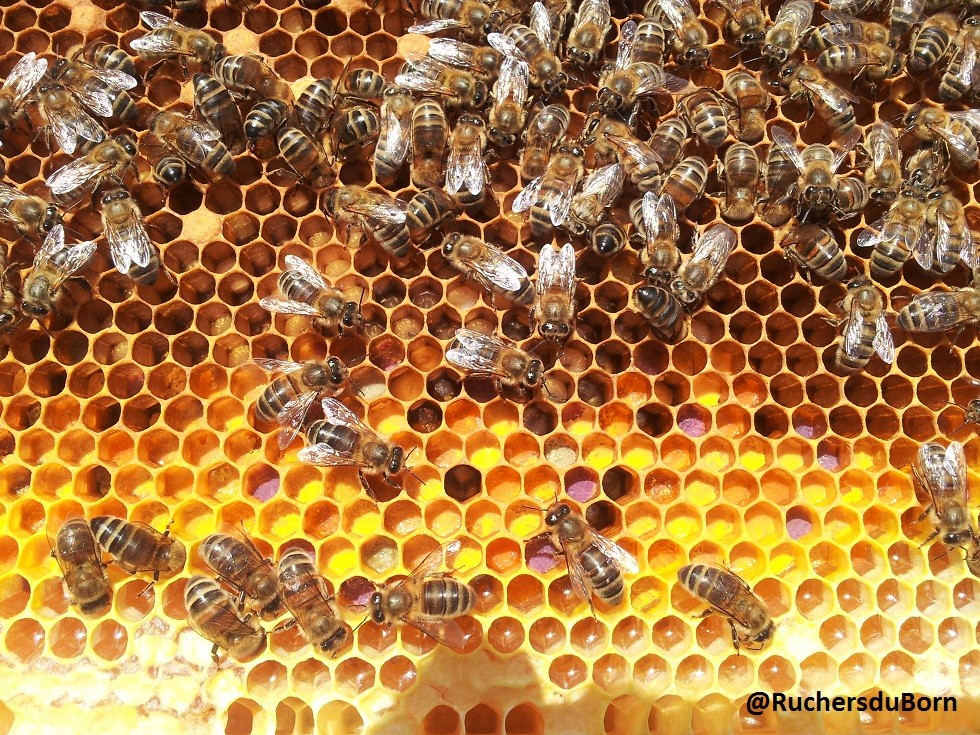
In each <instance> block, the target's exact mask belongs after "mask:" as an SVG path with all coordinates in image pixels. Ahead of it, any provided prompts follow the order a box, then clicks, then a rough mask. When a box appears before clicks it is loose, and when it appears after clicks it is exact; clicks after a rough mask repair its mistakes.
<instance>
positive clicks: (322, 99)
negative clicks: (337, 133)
mask: <svg viewBox="0 0 980 735" xmlns="http://www.w3.org/2000/svg"><path fill="white" fill-rule="evenodd" d="M336 96H337V93H336V92H335V91H334V86H333V81H332V80H330V79H314V80H313V81H312V82H310V83H309V84H307V85H306V87H305V88H304V89H303V91H302V92H300V95H299V99H297V100H296V105H295V106H294V107H293V111H292V117H291V122H292V123H293V124H294V125H295V126H296V127H298V128H300V129H301V130H302V131H303V132H305V133H306V134H307V135H310V136H312V137H313V138H319V137H320V136H321V135H323V133H324V132H325V131H326V129H327V127H328V126H329V125H330V117H331V114H332V112H333V108H334V100H335V98H336ZM284 107H286V108H287V109H288V105H284Z"/></svg>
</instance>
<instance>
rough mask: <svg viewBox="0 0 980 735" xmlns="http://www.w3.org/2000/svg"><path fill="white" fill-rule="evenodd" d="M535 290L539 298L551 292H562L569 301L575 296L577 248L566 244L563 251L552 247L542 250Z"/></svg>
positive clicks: (547, 246) (546, 246)
mask: <svg viewBox="0 0 980 735" xmlns="http://www.w3.org/2000/svg"><path fill="white" fill-rule="evenodd" d="M535 290H536V291H537V293H538V296H539V297H542V296H544V295H545V294H546V293H548V292H549V291H553V290H554V291H561V292H562V293H564V294H566V295H567V296H568V298H569V300H571V299H573V298H574V296H575V248H573V247H572V244H571V243H568V242H566V243H565V244H564V245H562V247H561V250H556V249H555V248H554V247H553V246H551V245H545V246H544V247H543V248H541V256H540V258H539V260H538V281H537V283H536V284H535Z"/></svg>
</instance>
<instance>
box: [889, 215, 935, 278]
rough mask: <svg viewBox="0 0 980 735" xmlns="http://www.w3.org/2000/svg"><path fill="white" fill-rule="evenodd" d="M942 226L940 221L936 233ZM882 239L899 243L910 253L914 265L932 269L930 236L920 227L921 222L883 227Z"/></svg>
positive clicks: (890, 224)
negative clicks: (913, 259)
mask: <svg viewBox="0 0 980 735" xmlns="http://www.w3.org/2000/svg"><path fill="white" fill-rule="evenodd" d="M944 226H945V223H944V222H943V221H942V220H940V221H939V222H937V223H936V229H937V230H938V231H941V230H942V229H943V227H944ZM939 235H940V233H939V232H937V239H938V237H939ZM882 239H883V240H886V241H892V240H899V241H901V243H902V247H903V248H904V249H905V250H908V251H911V252H912V257H913V258H915V262H916V263H918V264H919V265H920V266H922V268H923V269H925V270H929V269H930V268H932V264H933V259H932V252H933V241H932V236H931V234H930V232H929V230H927V229H926V228H924V227H922V223H921V222H916V223H914V224H911V223H905V224H904V225H903V224H898V223H891V222H890V223H888V224H887V225H886V226H885V231H884V234H883V237H882Z"/></svg>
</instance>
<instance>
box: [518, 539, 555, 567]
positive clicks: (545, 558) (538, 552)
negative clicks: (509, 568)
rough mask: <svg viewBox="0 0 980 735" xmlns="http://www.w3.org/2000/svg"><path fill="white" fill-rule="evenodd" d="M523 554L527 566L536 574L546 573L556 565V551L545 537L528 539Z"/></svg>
mask: <svg viewBox="0 0 980 735" xmlns="http://www.w3.org/2000/svg"><path fill="white" fill-rule="evenodd" d="M525 555H526V557H527V566H528V568H530V569H531V570H533V571H535V572H537V573H538V574H546V573H548V572H550V571H551V570H552V569H554V568H555V567H556V566H557V565H558V552H557V551H556V550H555V548H554V547H553V546H552V545H551V544H550V543H549V542H548V541H547V540H545V539H535V540H533V541H529V542H528V544H527V549H526V550H525Z"/></svg>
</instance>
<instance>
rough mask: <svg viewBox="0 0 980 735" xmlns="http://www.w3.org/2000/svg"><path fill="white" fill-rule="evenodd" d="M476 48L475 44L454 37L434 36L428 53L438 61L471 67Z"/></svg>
mask: <svg viewBox="0 0 980 735" xmlns="http://www.w3.org/2000/svg"><path fill="white" fill-rule="evenodd" d="M475 50H476V49H475V47H474V46H472V45H470V44H468V43H464V42H463V41H457V40H456V39H454V38H433V39H432V40H431V41H429V48H428V50H427V51H426V53H427V54H428V55H429V56H430V57H431V58H433V59H435V60H436V61H441V62H443V63H445V64H452V65H453V66H459V67H463V68H466V69H470V68H473V53H474V51H475Z"/></svg>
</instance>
